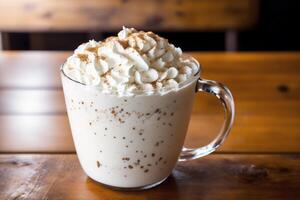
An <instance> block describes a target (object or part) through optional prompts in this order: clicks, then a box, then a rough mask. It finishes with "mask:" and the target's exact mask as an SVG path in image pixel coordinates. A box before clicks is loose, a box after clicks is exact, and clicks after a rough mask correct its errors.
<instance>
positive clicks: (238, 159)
mask: <svg viewBox="0 0 300 200" xmlns="http://www.w3.org/2000/svg"><path fill="white" fill-rule="evenodd" d="M0 176H1V182H0V198H1V199H17V198H21V199H74V200H76V199H99V198H101V199H103V200H105V199H120V200H121V199H134V200H138V199H158V200H159V199H181V200H183V199H272V200H273V199H295V197H297V196H299V195H300V192H299V191H300V156H299V154H297V155H238V154H237V155H230V154H229V155H222V154H221V155H211V156H208V157H205V158H202V159H198V160H195V161H192V162H187V163H179V164H178V166H177V167H176V168H175V170H174V171H173V173H172V175H171V176H170V177H169V178H168V179H167V180H166V181H165V182H164V183H163V184H161V185H160V186H158V187H156V188H154V189H151V190H146V191H143V192H140V191H139V192H133V191H132V192H124V191H123V192H122V191H114V190H111V189H108V188H106V187H103V186H102V185H100V184H98V183H96V182H94V181H92V180H91V179H89V178H88V177H87V176H86V175H85V174H84V172H83V171H82V169H81V167H80V165H79V162H78V160H77V158H76V155H72V154H71V155H70V154H69V155H26V154H25V155H0Z"/></svg>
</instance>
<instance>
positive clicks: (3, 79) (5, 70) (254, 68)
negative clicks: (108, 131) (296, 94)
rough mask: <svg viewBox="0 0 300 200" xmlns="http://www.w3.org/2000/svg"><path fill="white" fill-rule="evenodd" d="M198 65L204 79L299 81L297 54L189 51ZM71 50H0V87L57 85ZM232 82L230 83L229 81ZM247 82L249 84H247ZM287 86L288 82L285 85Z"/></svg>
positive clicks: (292, 85) (58, 85) (265, 82)
mask: <svg viewBox="0 0 300 200" xmlns="http://www.w3.org/2000/svg"><path fill="white" fill-rule="evenodd" d="M190 54H191V55H192V56H194V57H195V58H196V59H197V60H198V61H199V62H200V63H201V65H202V76H203V77H204V78H210V79H215V80H218V81H223V82H224V83H226V84H228V85H229V86H231V87H232V86H233V85H235V84H236V82H237V81H242V82H244V83H249V82H250V81H251V82H252V83H253V84H255V83H256V84H263V83H264V84H268V83H269V81H276V82H275V83H269V84H277V85H273V86H274V87H277V86H280V85H282V84H285V82H284V81H288V82H287V84H289V83H290V84H291V87H294V82H297V81H298V80H299V73H300V68H299V62H300V53H298V52H294V53H292V52H279V53H268V52H260V53H199V52H198V53H190ZM69 55H71V52H45V51H43V52H41V51H34V52H25V51H15V52H14V51H4V52H1V53H0V87H1V88H57V87H61V83H60V76H59V67H60V66H61V64H62V63H63V62H64V61H65V60H66V58H67V57H68V56H69ZM231 82H232V83H231ZM249 85H250V84H249ZM287 86H289V85H287Z"/></svg>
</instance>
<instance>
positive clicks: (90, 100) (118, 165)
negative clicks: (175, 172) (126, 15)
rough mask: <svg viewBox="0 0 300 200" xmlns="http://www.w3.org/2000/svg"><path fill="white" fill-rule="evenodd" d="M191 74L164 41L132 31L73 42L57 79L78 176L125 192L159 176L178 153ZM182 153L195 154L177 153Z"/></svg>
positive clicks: (193, 82) (190, 65) (195, 80)
mask: <svg viewBox="0 0 300 200" xmlns="http://www.w3.org/2000/svg"><path fill="white" fill-rule="evenodd" d="M199 69H200V67H199V64H198V62H197V61H196V60H195V59H193V58H192V57H190V56H186V55H184V54H182V51H181V49H180V48H176V47H175V46H174V45H172V44H170V43H169V42H168V40H166V39H164V38H162V37H160V36H158V35H156V34H154V33H152V32H143V31H137V30H135V29H133V28H130V29H129V28H125V27H123V30H122V31H120V32H119V34H118V36H116V37H110V38H107V39H106V40H105V41H103V42H96V41H94V40H92V41H89V42H88V43H85V44H82V45H80V46H79V47H78V48H77V49H76V50H75V52H74V54H73V55H72V56H70V57H69V58H68V59H67V61H66V63H65V64H64V65H63V66H62V82H63V88H64V94H65V100H66V105H67V111H68V116H69V121H70V125H71V130H72V135H73V140H74V143H75V147H76V152H77V155H78V158H79V161H80V163H81V166H82V168H83V169H84V171H85V173H86V174H87V175H88V176H89V177H90V178H92V179H94V180H96V181H97V182H100V183H102V184H105V185H108V186H113V187H117V188H127V189H145V188H149V187H153V186H155V185H157V184H159V183H160V182H162V181H163V180H164V179H166V178H167V177H168V175H169V174H170V173H171V172H172V169H173V168H174V166H175V165H176V163H177V161H178V158H179V156H180V153H181V151H182V146H183V143H184V138H185V135H186V132H187V128H188V123H189V119H190V116H191V110H192V105H193V100H194V95H195V88H197V87H199V85H198V84H200V82H199V74H200V70H199ZM199 90H200V89H199ZM208 92H209V91H208ZM227 92H229V91H227ZM229 94H230V93H229ZM229 97H231V94H230V95H229ZM230 100H231V99H230ZM232 103H233V101H232ZM232 119H233V116H232ZM232 119H231V121H230V127H231V124H232ZM230 127H227V129H226V131H225V133H222V138H224V136H226V135H227V134H228V131H229V129H230ZM223 132H224V131H223ZM214 147H215V148H216V147H217V146H214ZM213 150H214V149H213V148H211V151H210V152H212V151H213ZM199 152H200V150H199V151H198V153H199ZM201 152H202V154H208V153H210V152H209V151H207V150H205V153H204V150H203V149H202V151H201ZM184 153H185V154H184ZM189 156H190V158H195V157H200V156H202V155H200V154H199V155H198V156H197V155H196V154H195V152H187V151H186V152H183V154H182V157H183V159H185V158H186V159H189V158H188V157H189Z"/></svg>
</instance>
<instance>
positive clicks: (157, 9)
mask: <svg viewBox="0 0 300 200" xmlns="http://www.w3.org/2000/svg"><path fill="white" fill-rule="evenodd" d="M258 9H259V4H258V0H201V1H198V0H163V1H157V0H146V1H140V0H101V1H98V0H90V1H88V2H87V1H85V0H64V1H49V0H12V1H6V0H1V1H0V10H1V13H0V31H1V32H3V34H2V35H3V36H2V41H3V48H4V49H12V48H13V42H12V41H11V40H13V39H12V36H13V35H11V34H9V33H10V32H20V33H22V32H27V33H30V35H29V48H30V49H48V48H47V46H48V45H53V44H55V43H58V44H57V45H58V46H60V45H59V43H60V42H62V43H66V42H68V40H67V39H66V41H64V40H62V41H57V40H55V39H53V38H52V39H51V38H49V35H47V34H45V33H51V32H52V33H53V32H72V33H76V32H77V34H75V35H74V36H73V37H74V38H75V39H76V37H79V38H80V39H79V38H78V39H79V40H83V39H84V37H83V35H81V37H82V38H81V37H80V34H78V32H85V33H88V34H87V36H88V37H89V38H95V39H98V40H99V39H101V38H102V37H101V35H102V34H103V33H105V32H114V31H117V30H120V29H121V27H122V26H123V25H125V26H128V27H135V28H137V29H143V30H153V31H164V32H173V33H174V32H178V31H181V32H199V31H201V32H223V33H225V39H224V41H225V45H224V46H225V49H226V50H228V51H235V50H237V49H238V36H237V31H241V30H245V29H249V28H251V27H253V26H254V25H255V24H256V22H257V19H258ZM54 38H55V36H54ZM183 39H184V38H183ZM77 44H78V43H77ZM77 44H76V45H77Z"/></svg>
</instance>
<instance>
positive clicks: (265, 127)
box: [0, 52, 300, 199]
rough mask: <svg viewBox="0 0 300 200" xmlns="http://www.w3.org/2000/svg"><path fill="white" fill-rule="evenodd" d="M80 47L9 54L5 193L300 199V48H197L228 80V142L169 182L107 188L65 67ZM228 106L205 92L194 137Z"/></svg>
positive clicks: (1, 88) (3, 136)
mask: <svg viewBox="0 0 300 200" xmlns="http://www.w3.org/2000/svg"><path fill="white" fill-rule="evenodd" d="M70 54H71V52H2V53H0V199H296V198H299V195H300V92H299V91H300V53H193V56H195V57H196V58H197V59H198V60H199V61H200V62H201V63H202V67H203V71H202V77H204V78H207V79H214V80H218V81H220V82H223V83H225V84H226V85H228V87H229V88H230V89H231V90H232V93H233V95H234V97H235V102H236V120H235V124H234V127H233V130H232V132H231V134H230V136H229V137H228V139H227V140H226V142H225V144H224V145H223V146H222V147H221V148H220V149H219V150H218V151H217V152H216V153H214V154H212V155H209V156H207V157H205V158H202V159H198V160H195V161H190V162H186V163H179V164H178V166H177V167H176V169H175V170H174V171H173V174H172V175H171V176H170V177H169V178H168V179H167V181H166V182H164V183H163V184H162V185H161V186H159V187H156V188H154V189H150V190H147V191H143V192H120V191H112V190H110V189H107V188H105V187H103V186H101V185H99V184H97V183H95V182H93V181H92V180H91V179H89V178H87V176H86V175H85V174H84V173H83V171H82V169H81V168H80V166H79V163H78V160H77V158H76V155H75V154H74V146H73V142H72V138H71V134H70V129H69V125H68V121H67V116H66V110H65V105H64V100H63V94H62V90H61V83H60V77H59V66H60V64H62V63H63V61H64V60H65V59H66V57H67V56H68V55H70ZM222 117H223V113H222V109H221V105H220V104H219V103H218V101H217V100H216V99H214V97H212V96H209V95H205V94H200V95H197V98H196V102H195V106H194V111H193V116H192V119H191V123H190V128H189V131H188V138H187V141H186V144H187V145H189V146H193V147H195V146H199V145H204V144H206V143H207V142H208V141H209V140H210V139H212V138H213V137H214V136H215V134H216V132H217V131H218V130H219V128H220V125H221V122H222Z"/></svg>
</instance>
